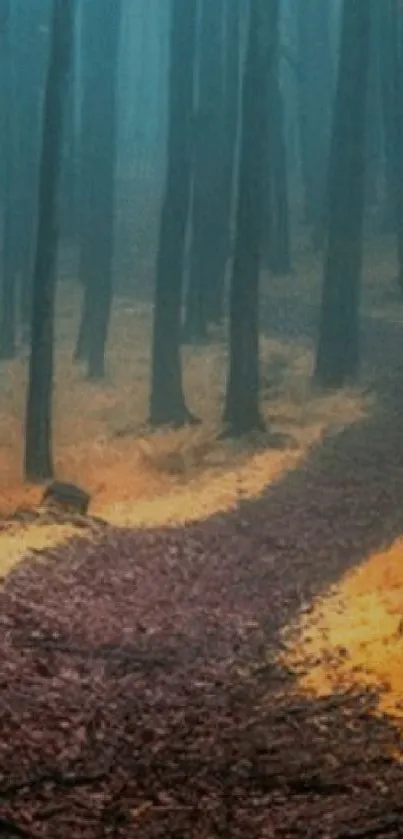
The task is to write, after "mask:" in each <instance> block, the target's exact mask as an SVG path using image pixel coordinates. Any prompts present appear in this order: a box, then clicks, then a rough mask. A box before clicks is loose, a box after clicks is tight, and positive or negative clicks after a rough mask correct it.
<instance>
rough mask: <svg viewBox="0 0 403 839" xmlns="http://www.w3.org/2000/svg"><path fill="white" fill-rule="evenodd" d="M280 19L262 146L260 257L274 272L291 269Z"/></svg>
mask: <svg viewBox="0 0 403 839" xmlns="http://www.w3.org/2000/svg"><path fill="white" fill-rule="evenodd" d="M279 23H280V20H279V15H278V16H277V22H276V29H275V30H274V32H273V33H272V36H271V39H272V50H273V55H272V58H271V61H270V75H269V95H268V99H269V101H268V108H269V113H270V120H269V125H268V137H267V139H268V142H267V149H266V160H267V167H265V168H267V173H266V174H267V188H266V189H265V195H264V213H265V235H264V238H263V245H264V246H263V258H264V261H265V263H266V265H267V267H268V268H269V269H270V270H271V271H272V272H273V274H276V275H280V276H281V275H284V274H289V273H290V271H291V241H290V218H289V199H288V165H287V148H286V139H285V118H284V101H283V91H282V88H281V83H280V55H281V49H280V48H281V44H280V26H279Z"/></svg>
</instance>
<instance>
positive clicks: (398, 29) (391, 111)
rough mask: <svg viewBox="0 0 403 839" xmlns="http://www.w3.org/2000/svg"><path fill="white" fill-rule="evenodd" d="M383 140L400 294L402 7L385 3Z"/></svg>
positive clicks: (402, 263)
mask: <svg viewBox="0 0 403 839" xmlns="http://www.w3.org/2000/svg"><path fill="white" fill-rule="evenodd" d="M378 15H379V18H378V19H379V41H378V43H379V45H380V63H381V81H382V85H381V89H382V107H383V123H384V137H385V174H386V186H387V206H386V223H387V229H388V230H390V229H395V230H396V240H397V258H398V283H399V286H400V288H401V290H402V291H403V6H402V4H401V3H400V2H399V0H385V2H384V3H382V6H381V7H380V8H379V9H378Z"/></svg>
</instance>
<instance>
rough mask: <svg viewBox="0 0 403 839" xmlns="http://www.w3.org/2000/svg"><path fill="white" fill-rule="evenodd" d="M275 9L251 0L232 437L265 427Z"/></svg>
mask: <svg viewBox="0 0 403 839" xmlns="http://www.w3.org/2000/svg"><path fill="white" fill-rule="evenodd" d="M278 14H279V2H278V0H275V2H272V3H270V4H267V3H266V0H250V4H249V31H248V45H247V54H246V59H245V69H244V79H243V90H242V106H241V120H242V125H241V150H240V165H239V186H238V198H237V219H236V239H235V255H234V265H233V271H232V278H231V289H230V359H229V376H228V383H227V391H226V400H225V410H224V422H225V425H226V427H227V429H228V431H229V433H230V434H232V435H234V436H237V435H241V434H245V433H248V432H249V431H253V430H254V429H262V427H263V421H262V418H261V415H260V411H259V317H258V313H259V269H260V258H261V245H262V226H263V224H262V223H263V173H264V168H265V166H267V163H266V148H267V139H268V110H269V77H270V63H271V61H273V59H274V47H275V40H276V32H277V23H278ZM266 182H267V181H266Z"/></svg>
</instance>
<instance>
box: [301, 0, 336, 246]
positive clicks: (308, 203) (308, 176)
mask: <svg viewBox="0 0 403 839" xmlns="http://www.w3.org/2000/svg"><path fill="white" fill-rule="evenodd" d="M296 10H297V24H298V65H297V79H298V104H299V134H300V149H301V163H302V176H303V185H304V198H305V214H306V220H307V222H308V224H309V225H310V226H311V229H312V233H313V242H314V245H315V247H316V246H318V245H319V244H320V243H321V238H322V232H323V224H324V219H323V212H324V201H325V197H326V170H327V162H328V153H329V140H330V132H331V115H332V104H331V103H332V94H333V66H332V60H333V50H332V49H331V38H330V11H331V3H329V2H323V0H298V2H297V3H296Z"/></svg>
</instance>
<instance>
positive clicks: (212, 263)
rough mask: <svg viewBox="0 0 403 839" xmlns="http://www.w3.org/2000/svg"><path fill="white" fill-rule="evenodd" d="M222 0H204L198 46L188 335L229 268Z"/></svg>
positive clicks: (199, 326) (202, 328) (203, 328)
mask: <svg viewBox="0 0 403 839" xmlns="http://www.w3.org/2000/svg"><path fill="white" fill-rule="evenodd" d="M223 11H224V5H223V0H201V8H200V26H199V38H198V49H197V58H198V62H197V64H198V66H197V73H196V79H197V99H196V109H195V129H194V132H193V148H192V161H193V196H192V213H191V245H190V276H189V284H188V293H187V300H186V319H185V325H184V335H185V337H186V339H188V340H195V341H200V340H204V339H205V338H206V337H207V325H208V321H209V303H210V298H211V294H212V289H214V288H215V287H216V286H217V283H218V282H220V279H221V278H220V276H219V274H220V272H222V271H223V270H224V265H223V262H222V259H221V253H220V249H221V247H222V241H221V234H222V232H221V228H220V221H221V214H222V211H223V207H222V192H221V189H220V186H221V183H220V180H221V177H222V164H223V159H222V151H223V149H222V139H223V102H224V99H223V93H224V72H223V71H224V65H223V60H222V56H223V46H224V15H223Z"/></svg>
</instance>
